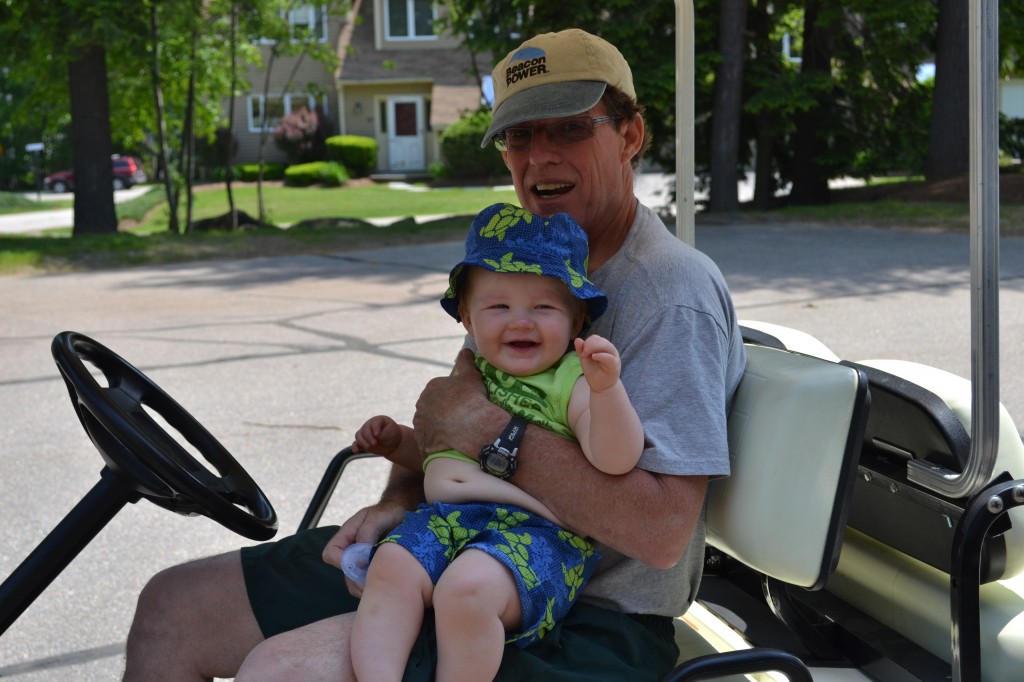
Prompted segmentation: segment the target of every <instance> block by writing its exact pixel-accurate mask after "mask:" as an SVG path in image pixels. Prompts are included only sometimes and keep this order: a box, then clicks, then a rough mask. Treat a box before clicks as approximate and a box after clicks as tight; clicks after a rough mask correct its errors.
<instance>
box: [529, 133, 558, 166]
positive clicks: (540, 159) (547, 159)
mask: <svg viewBox="0 0 1024 682" xmlns="http://www.w3.org/2000/svg"><path fill="white" fill-rule="evenodd" d="M558 154H559V152H558V147H557V146H555V145H553V144H551V140H549V139H548V133H547V130H536V131H534V133H533V145H532V146H531V147H530V163H532V164H533V165H535V166H539V165H542V164H545V163H552V162H553V160H554V159H556V158H558Z"/></svg>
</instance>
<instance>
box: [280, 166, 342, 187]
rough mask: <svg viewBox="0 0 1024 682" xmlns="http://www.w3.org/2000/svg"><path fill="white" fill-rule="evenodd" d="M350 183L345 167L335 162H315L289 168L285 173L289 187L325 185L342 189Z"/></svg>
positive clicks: (285, 179)
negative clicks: (341, 187)
mask: <svg viewBox="0 0 1024 682" xmlns="http://www.w3.org/2000/svg"><path fill="white" fill-rule="evenodd" d="M346 182H348V173H347V172H346V171H345V167H344V166H342V165H341V164H339V163H335V162H333V161H314V162H312V163H300V164H296V165H294V166H288V169H287V170H286V171H285V172H284V184H286V185H288V186H289V187H309V186H310V185H324V186H326V187H340V186H342V185H344V184H345V183H346Z"/></svg>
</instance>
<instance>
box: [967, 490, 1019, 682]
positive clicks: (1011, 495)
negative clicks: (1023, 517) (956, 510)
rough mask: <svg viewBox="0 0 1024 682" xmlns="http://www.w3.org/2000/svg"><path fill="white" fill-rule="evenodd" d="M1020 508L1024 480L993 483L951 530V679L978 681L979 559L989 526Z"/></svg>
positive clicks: (979, 642)
mask: <svg viewBox="0 0 1024 682" xmlns="http://www.w3.org/2000/svg"><path fill="white" fill-rule="evenodd" d="M1020 506H1024V481H1021V480H1017V481H1008V482H1004V483H995V484H993V485H991V486H989V487H988V488H986V489H985V490H983V491H982V492H980V493H978V495H977V496H976V497H975V498H974V499H973V500H971V503H970V504H969V505H968V506H967V509H966V510H965V511H964V513H963V516H961V517H960V521H959V522H958V523H957V525H956V528H955V529H954V531H953V552H952V560H951V563H950V575H949V578H950V599H951V605H950V607H951V616H952V642H953V659H952V674H953V677H952V680H953V682H975V681H976V680H980V679H981V608H980V602H981V559H982V548H983V547H984V545H985V538H987V537H988V534H989V529H990V528H992V524H994V523H995V522H996V521H998V520H999V519H1000V518H1001V517H1002V516H1003V515H1004V514H1006V513H1007V512H1008V511H1010V510H1011V509H1013V508H1015V507H1020Z"/></svg>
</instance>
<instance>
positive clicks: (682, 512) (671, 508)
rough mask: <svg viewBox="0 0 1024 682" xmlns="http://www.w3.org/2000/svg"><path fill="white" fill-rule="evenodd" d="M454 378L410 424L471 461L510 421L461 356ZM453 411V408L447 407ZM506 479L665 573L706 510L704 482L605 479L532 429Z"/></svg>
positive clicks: (440, 385) (427, 441)
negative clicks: (468, 456) (487, 393)
mask: <svg viewBox="0 0 1024 682" xmlns="http://www.w3.org/2000/svg"><path fill="white" fill-rule="evenodd" d="M455 368H456V373H455V374H453V375H452V376H448V377H439V378H436V379H432V380H431V381H430V382H429V383H428V384H427V386H426V388H425V389H424V391H423V393H422V394H421V395H420V399H419V400H418V401H417V403H416V416H415V417H414V418H413V426H414V428H415V431H416V436H417V438H419V439H420V447H421V449H423V450H424V451H426V452H437V451H440V450H443V449H448V448H454V449H456V450H459V451H460V452H465V453H467V454H471V455H475V454H476V453H478V452H480V450H481V449H482V448H483V447H484V445H486V444H488V443H491V442H493V440H494V438H495V436H496V435H497V434H498V433H500V432H501V430H502V429H503V428H504V427H505V425H506V424H507V423H508V420H509V416H508V413H507V412H505V410H503V409H502V408H501V407H499V406H497V405H495V404H493V403H491V402H490V401H489V400H488V399H487V396H486V393H485V390H484V387H483V382H482V380H481V378H480V375H479V373H478V372H477V371H476V368H475V367H474V366H473V359H472V353H471V352H469V351H465V350H464V351H463V352H462V353H460V355H459V358H458V360H457V361H456V365H455ZM452 405H457V406H458V409H457V410H452V409H450V406H452ZM519 458H520V464H519V469H518V471H517V473H516V474H515V475H514V476H513V477H512V478H510V479H508V480H509V481H511V482H512V483H515V484H516V485H517V486H519V487H520V488H522V489H523V490H524V491H526V492H527V493H529V494H531V495H533V496H534V497H536V498H537V499H539V500H540V501H541V502H543V503H544V504H545V505H546V506H547V507H548V508H549V509H551V511H552V512H554V513H555V515H556V516H558V518H560V519H563V520H564V521H565V523H567V524H568V525H569V526H571V527H572V528H575V529H578V530H579V531H580V532H582V533H584V534H586V535H589V536H591V537H594V538H596V539H598V540H600V541H601V542H603V543H605V544H607V545H609V546H611V547H613V548H614V549H616V550H618V551H620V552H622V553H623V554H626V555H627V556H630V557H633V558H635V559H638V560H639V561H642V562H644V563H645V564H647V565H649V566H651V567H653V568H659V569H664V568H669V567H671V566H673V565H675V564H676V563H677V562H678V561H679V558H680V557H681V556H682V553H683V550H684V549H685V548H686V545H687V543H689V541H690V536H691V535H692V534H693V529H694V527H695V526H696V523H697V519H698V518H699V517H700V512H701V509H702V507H703V504H704V493H705V490H706V488H707V478H706V477H703V476H668V475H662V474H654V473H651V472H648V471H644V470H642V469H633V470H632V471H630V472H629V473H626V474H624V475H621V476H611V475H608V474H603V473H601V472H600V471H598V470H597V469H595V468H594V466H593V465H591V464H590V462H588V461H587V459H586V457H584V455H583V452H582V451H581V450H580V448H579V445H578V444H576V443H574V442H572V441H568V440H566V439H564V438H560V437H559V436H556V435H555V434H553V433H551V432H550V431H547V430H546V429H542V428H538V427H529V428H527V429H526V435H525V437H524V440H523V442H522V444H521V446H520V450H519Z"/></svg>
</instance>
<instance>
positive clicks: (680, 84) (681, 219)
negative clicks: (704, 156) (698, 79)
mask: <svg viewBox="0 0 1024 682" xmlns="http://www.w3.org/2000/svg"><path fill="white" fill-rule="evenodd" d="M693 44H694V28H693V0H676V236H677V237H679V239H681V240H682V241H684V242H686V243H687V244H689V245H690V246H693V245H694V244H695V243H696V234H695V230H694V211H695V208H694V204H693V177H694V164H695V163H696V162H695V160H694V159H695V154H694V150H693V127H694V126H693V120H694V114H693V89H694V85H693V81H694V78H695V75H694V74H695V68H694V65H693V61H694V52H693V49H694V48H693Z"/></svg>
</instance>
